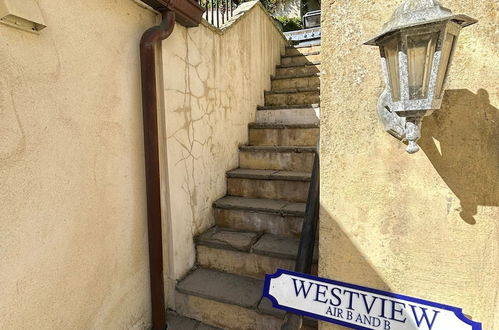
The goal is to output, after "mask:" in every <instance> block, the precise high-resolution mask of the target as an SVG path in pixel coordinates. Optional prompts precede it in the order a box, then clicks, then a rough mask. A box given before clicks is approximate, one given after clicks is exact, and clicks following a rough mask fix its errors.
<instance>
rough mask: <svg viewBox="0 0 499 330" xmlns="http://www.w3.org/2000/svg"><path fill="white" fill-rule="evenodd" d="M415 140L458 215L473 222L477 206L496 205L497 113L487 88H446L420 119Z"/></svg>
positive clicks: (498, 198)
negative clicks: (436, 104) (451, 196)
mask: <svg viewBox="0 0 499 330" xmlns="http://www.w3.org/2000/svg"><path fill="white" fill-rule="evenodd" d="M419 145H420V146H421V148H422V149H423V150H424V152H425V154H426V155H427V157H428V158H429V160H430V161H431V163H432V164H433V166H434V168H435V169H436V170H437V172H438V173H439V175H440V176H441V177H442V179H443V180H444V181H445V183H446V184H447V186H448V187H449V188H450V189H451V190H452V191H453V192H454V194H455V195H456V196H457V197H458V198H459V200H460V203H461V210H460V215H461V218H462V219H463V220H464V221H466V222H467V223H469V224H475V223H476V220H475V218H474V215H476V214H477V208H478V206H479V205H480V206H499V114H498V109H497V108H495V107H494V106H492V105H491V104H490V101H489V93H488V92H487V91H486V90H484V89H480V90H478V92H477V94H474V93H473V92H471V91H469V90H465V89H456V90H447V91H445V96H444V99H443V101H442V107H441V109H440V110H438V111H436V112H435V113H434V114H433V115H431V116H429V117H426V118H425V119H424V121H423V127H422V138H421V140H420V141H419Z"/></svg>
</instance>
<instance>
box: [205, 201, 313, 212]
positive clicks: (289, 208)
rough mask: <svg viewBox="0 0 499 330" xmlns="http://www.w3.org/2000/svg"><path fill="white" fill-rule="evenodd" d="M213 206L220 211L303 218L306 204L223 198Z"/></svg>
mask: <svg viewBox="0 0 499 330" xmlns="http://www.w3.org/2000/svg"><path fill="white" fill-rule="evenodd" d="M213 206H214V207H215V208H220V209H232V210H247V211H254V212H265V213H273V214H282V215H292V216H304V215H305V207H306V204H305V203H296V202H287V201H282V200H275V199H266V198H247V197H236V196H225V197H223V198H221V199H219V200H217V201H215V202H214V203H213Z"/></svg>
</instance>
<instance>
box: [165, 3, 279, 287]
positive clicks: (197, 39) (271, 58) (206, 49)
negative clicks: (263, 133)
mask: <svg viewBox="0 0 499 330" xmlns="http://www.w3.org/2000/svg"><path fill="white" fill-rule="evenodd" d="M241 9H244V15H243V12H239V13H240V15H238V19H237V20H235V21H234V22H232V24H231V25H230V26H228V27H227V26H226V27H225V28H224V29H223V30H222V31H219V30H215V29H214V28H212V27H210V26H208V25H207V24H206V23H203V24H202V25H200V26H199V27H198V28H193V29H186V28H183V27H181V26H178V25H177V26H176V27H175V30H174V32H173V33H172V35H171V36H170V38H168V39H167V40H166V41H164V42H163V47H162V62H163V64H162V65H163V76H164V81H163V84H164V109H165V110H164V111H165V113H164V114H163V117H164V118H163V119H164V127H165V128H166V138H165V140H166V143H165V146H164V148H165V149H166V152H167V154H166V155H165V156H166V157H164V158H165V162H166V163H167V164H165V165H164V166H162V168H163V169H165V168H166V169H167V172H166V173H164V176H166V177H167V179H166V180H165V181H164V182H167V187H168V190H169V192H168V194H167V195H168V196H167V200H166V203H165V204H166V207H167V208H168V212H167V214H166V215H165V217H166V218H167V219H166V222H167V223H168V227H169V228H168V230H166V233H165V237H164V242H165V243H164V246H165V249H168V255H169V258H170V261H169V264H170V269H169V277H170V285H172V286H173V285H174V282H175V280H176V279H179V278H181V277H182V276H183V275H184V274H185V273H186V272H187V271H188V270H189V269H190V268H191V267H192V266H193V265H194V262H195V257H196V255H195V249H194V244H193V238H194V236H196V235H198V234H200V233H201V232H203V231H204V230H206V229H208V228H209V227H211V226H213V225H214V219H213V214H212V203H213V202H214V201H215V200H216V199H218V198H221V197H223V196H224V195H225V193H226V179H225V173H226V171H228V170H230V169H234V168H237V167H238V146H239V145H243V144H245V143H247V141H248V127H247V125H248V123H250V122H252V121H253V120H254V118H255V115H256V106H257V105H262V104H263V92H264V90H268V89H269V88H270V76H271V74H273V72H274V70H275V66H276V65H277V64H279V61H280V55H281V53H282V52H283V51H284V46H285V42H286V41H285V39H284V38H283V36H282V33H281V32H280V31H278V30H277V28H276V26H275V25H274V22H273V21H272V20H271V18H270V17H269V16H268V15H267V14H266V13H265V12H264V10H263V9H262V6H261V4H260V3H258V2H252V3H246V4H244V5H243V6H241V7H240V9H239V10H241ZM166 158H167V159H166ZM167 258H168V256H165V259H167ZM166 285H168V284H166Z"/></svg>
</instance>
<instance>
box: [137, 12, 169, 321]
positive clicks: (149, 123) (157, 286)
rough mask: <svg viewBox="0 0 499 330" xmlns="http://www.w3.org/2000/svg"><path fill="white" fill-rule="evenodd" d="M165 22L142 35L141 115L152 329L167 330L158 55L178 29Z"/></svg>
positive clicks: (164, 17)
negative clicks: (160, 48) (142, 120)
mask: <svg viewBox="0 0 499 330" xmlns="http://www.w3.org/2000/svg"><path fill="white" fill-rule="evenodd" d="M162 16H163V20H162V22H161V24H160V25H158V26H154V27H152V28H150V29H148V30H147V31H145V32H144V34H143V35H142V39H141V40H140V69H141V75H142V76H141V79H142V111H143V117H144V153H145V169H146V190H147V230H148V237H149V268H150V279H151V308H152V329H153V330H164V329H166V328H167V325H166V307H165V290H164V281H163V239H162V234H161V190H160V176H159V147H158V146H159V142H158V105H157V104H158V103H157V102H158V98H157V92H156V54H155V48H156V45H157V44H158V42H160V41H161V40H165V39H166V38H168V36H169V35H170V34H171V33H172V31H173V28H174V27H175V12H174V11H173V10H171V9H166V10H164V11H163V12H162Z"/></svg>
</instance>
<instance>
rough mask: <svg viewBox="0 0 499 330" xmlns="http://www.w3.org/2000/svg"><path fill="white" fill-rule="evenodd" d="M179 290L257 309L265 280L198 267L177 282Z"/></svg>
mask: <svg viewBox="0 0 499 330" xmlns="http://www.w3.org/2000/svg"><path fill="white" fill-rule="evenodd" d="M177 290H178V291H179V292H181V293H184V294H188V295H194V296H198V297H201V298H205V299H210V300H215V301H218V302H222V303H227V304H231V305H238V306H241V307H245V308H252V309H256V308H257V307H258V304H259V303H260V300H261V297H262V291H263V281H261V280H257V279H254V278H251V277H245V276H240V275H236V274H229V273H224V272H220V271H216V270H212V269H206V268H198V269H196V270H194V271H193V272H191V273H190V274H188V275H187V276H186V277H185V278H184V279H183V280H182V281H180V282H179V283H178V284H177Z"/></svg>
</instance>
